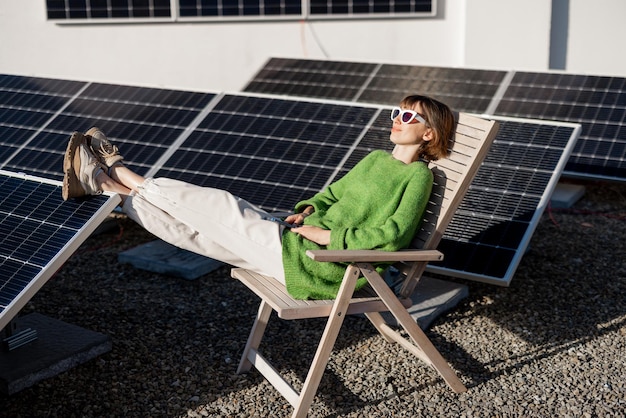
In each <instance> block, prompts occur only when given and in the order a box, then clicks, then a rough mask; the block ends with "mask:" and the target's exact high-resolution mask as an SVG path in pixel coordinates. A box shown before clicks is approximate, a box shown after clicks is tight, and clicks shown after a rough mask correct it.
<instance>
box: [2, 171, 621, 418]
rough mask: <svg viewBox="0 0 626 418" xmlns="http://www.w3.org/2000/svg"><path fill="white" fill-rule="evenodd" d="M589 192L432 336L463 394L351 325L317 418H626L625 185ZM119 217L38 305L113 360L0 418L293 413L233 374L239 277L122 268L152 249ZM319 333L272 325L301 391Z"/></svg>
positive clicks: (273, 344) (256, 379)
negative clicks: (102, 343)
mask: <svg viewBox="0 0 626 418" xmlns="http://www.w3.org/2000/svg"><path fill="white" fill-rule="evenodd" d="M584 185H585V187H586V194H585V196H584V197H583V198H582V199H581V200H580V201H579V202H578V203H577V204H576V205H575V206H574V207H573V208H571V209H568V210H561V211H552V212H550V213H545V214H544V215H543V217H542V220H541V222H540V224H539V226H538V228H537V230H536V232H535V234H534V236H533V239H532V241H531V244H530V248H529V250H528V252H527V254H525V256H524V258H523V259H522V262H521V264H520V266H519V268H518V270H517V272H516V274H515V277H514V278H513V281H512V283H511V285H510V287H508V288H504V287H497V286H493V285H486V284H480V283H475V282H466V283H467V284H468V285H469V291H470V295H469V297H468V298H467V299H465V300H463V301H462V302H461V303H460V304H459V305H458V306H457V307H456V308H455V309H454V310H452V311H451V312H449V313H447V314H446V315H443V316H441V317H440V318H439V319H438V320H437V321H436V322H435V323H434V324H433V326H432V327H431V328H430V329H429V330H428V332H427V334H428V335H429V337H430V338H431V340H432V341H433V343H434V344H435V346H436V347H437V348H438V349H439V350H440V351H441V353H442V354H443V356H444V357H445V358H446V359H447V360H448V361H449V362H450V363H451V365H452V366H453V368H454V369H455V370H456V371H457V373H458V374H459V376H460V377H461V379H462V380H463V382H464V383H465V384H466V385H467V386H468V389H469V390H468V391H467V392H466V393H462V394H455V393H453V392H452V391H451V390H450V389H449V388H448V386H447V385H446V384H445V383H444V382H443V381H442V380H441V379H440V378H439V377H438V375H437V374H436V373H435V372H434V371H432V370H430V369H429V368H428V367H427V366H425V365H423V364H422V363H420V362H419V361H418V360H416V359H414V358H413V357H411V356H410V355H409V354H407V353H405V352H404V351H402V350H401V349H399V348H397V347H396V346H394V345H392V344H390V343H387V342H385V341H384V340H383V338H382V337H380V336H379V335H377V334H376V331H375V330H374V328H373V327H372V326H371V325H370V324H369V322H368V321H367V320H365V319H363V318H361V317H349V318H347V319H346V322H345V323H344V327H343V330H342V332H341V334H340V336H339V339H338V341H337V344H336V347H335V351H334V353H333V355H332V358H331V360H330V363H329V366H328V368H327V371H326V373H325V375H324V377H323V379H322V383H321V385H320V388H319V390H318V396H317V397H316V399H315V400H314V403H313V405H312V409H311V413H310V416H312V417H328V416H331V417H364V416H368V417H383V416H384V417H388V416H399V417H422V416H424V417H433V416H445V417H448V416H455V417H487V416H489V417H493V416H500V417H511V416H524V415H525V416H533V417H535V416H538V417H554V416H560V417H595V416H600V417H605V416H625V414H626V413H625V411H626V300H625V299H626V298H625V295H626V266H625V263H624V255H625V254H626V224H625V222H624V220H625V218H626V185H623V184H612V183H593V182H586V183H584ZM116 218H117V222H118V225H119V228H114V229H113V230H111V231H108V232H105V233H103V234H100V235H98V236H94V237H92V238H90V239H89V240H88V241H87V242H86V243H85V244H84V245H83V246H82V247H81V248H80V250H79V251H78V252H77V253H76V254H75V255H73V256H72V257H71V258H70V260H69V261H68V262H67V263H66V264H65V266H63V268H62V269H61V270H60V271H59V272H58V273H57V274H56V276H55V277H54V278H53V279H51V281H50V282H48V283H47V284H46V285H45V286H44V288H43V289H42V290H41V291H39V292H38V293H37V294H36V295H35V297H34V298H33V299H32V300H31V302H30V303H29V304H28V306H27V308H26V309H25V312H26V313H28V312H31V311H34V312H38V313H40V314H44V315H47V316H50V317H53V318H56V319H59V320H62V321H65V322H68V323H71V324H75V325H78V326H81V327H84V328H86V329H89V330H93V331H97V332H101V333H103V334H106V335H109V336H111V338H112V340H113V349H112V351H111V352H109V353H107V354H104V355H102V356H100V357H98V358H96V359H94V360H91V361H89V362H88V363H85V364H83V365H80V366H77V367H75V368H72V369H70V370H69V371H67V372H65V373H62V374H60V375H58V376H55V377H52V378H49V379H46V380H44V381H41V382H39V383H37V384H35V385H34V386H32V387H30V388H27V389H24V390H23V391H21V392H18V393H16V394H14V395H12V396H10V397H7V396H1V395H0V415H1V416H11V417H56V416H58V417H65V418H69V417H104V416H106V417H118V416H119V417H122V416H124V417H135V416H136V417H148V416H150V417H185V416H220V417H234V416H237V417H238V416H259V417H261V416H263V417H264V416H273V417H274V416H275V417H287V416H289V415H290V413H291V407H290V406H289V404H288V403H287V402H286V401H285V400H283V399H282V398H281V397H280V395H279V394H278V393H277V392H276V391H275V390H274V389H273V388H272V387H271V386H270V385H269V384H268V383H267V382H266V381H264V379H263V378H262V377H260V375H259V374H258V373H257V372H255V371H253V372H251V373H249V374H246V375H237V374H236V373H235V371H236V368H237V363H238V360H239V356H240V355H241V351H242V349H243V346H244V344H245V341H246V338H247V335H248V332H249V330H250V327H251V326H252V321H253V317H254V315H255V313H256V309H257V307H258V300H257V298H256V297H255V296H254V295H253V294H252V293H251V292H249V291H248V290H247V289H246V288H245V287H244V286H243V285H241V284H240V283H238V282H237V281H235V280H233V279H231V278H230V276H229V269H228V268H227V267H224V268H221V269H219V270H217V271H215V272H213V273H211V274H208V275H206V276H203V277H201V278H200V279H198V280H193V281H189V280H184V279H177V278H173V277H168V276H165V275H159V274H155V273H149V272H146V271H141V270H137V269H135V268H133V267H132V266H130V265H126V264H120V263H118V262H117V254H118V253H119V252H120V251H123V250H125V249H128V248H132V247H134V246H136V245H138V244H141V243H144V242H147V241H150V240H152V239H154V238H153V237H151V236H150V235H149V234H147V233H146V232H145V231H143V230H141V229H140V228H139V227H138V226H136V225H135V224H133V223H132V221H130V220H128V219H126V218H125V217H123V216H120V215H117V216H116ZM322 327H323V322H322V321H321V320H317V319H314V320H308V321H289V322H287V321H280V320H277V319H276V318H275V319H274V321H273V322H270V325H269V328H268V332H267V334H266V338H265V340H264V346H265V347H269V348H266V353H267V354H268V356H269V357H271V358H280V359H281V362H282V364H284V365H285V371H286V372H287V373H289V374H290V375H291V376H292V377H293V378H294V379H302V378H303V375H304V373H305V370H306V369H307V368H308V361H309V360H310V358H311V356H312V353H313V350H314V348H315V345H316V343H317V340H318V338H319V335H320V331H321V329H322ZM268 350H269V351H268Z"/></svg>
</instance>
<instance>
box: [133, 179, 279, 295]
mask: <svg viewBox="0 0 626 418" xmlns="http://www.w3.org/2000/svg"><path fill="white" fill-rule="evenodd" d="M138 189H139V190H138V192H137V193H133V194H131V195H130V196H129V197H128V198H127V199H126V202H125V203H124V206H123V208H122V210H123V211H124V212H125V213H126V214H127V215H128V217H129V218H131V219H132V220H134V221H135V222H137V223H138V224H139V225H141V226H143V227H144V228H145V229H146V230H148V231H149V232H151V233H152V234H154V235H156V236H157V237H158V238H160V239H162V240H163V241H166V242H168V243H170V244H172V245H175V246H177V247H180V248H183V249H185V250H189V251H193V252H194V253H197V254H201V255H204V256H207V257H210V258H213V259H216V260H220V261H222V262H224V263H227V264H231V265H233V266H237V267H243V268H246V269H250V270H253V271H256V272H258V273H261V274H265V275H268V276H272V277H274V278H276V279H277V280H278V281H280V282H282V283H284V282H285V278H284V277H285V275H284V271H283V261H282V242H281V235H282V233H283V229H284V228H283V227H282V226H280V225H278V224H277V223H274V222H271V221H266V220H263V219H261V216H262V215H266V214H267V213H266V212H265V211H263V210H262V209H260V208H257V207H255V206H254V205H252V204H251V203H249V202H247V201H245V200H243V199H241V198H239V197H237V196H234V195H232V194H231V193H229V192H227V191H224V190H219V189H213V188H209V187H200V186H196V185H193V184H190V183H185V182H182V181H178V180H172V179H168V178H157V179H152V178H150V179H146V181H145V182H144V183H143V184H142V185H141V186H139V188H138Z"/></svg>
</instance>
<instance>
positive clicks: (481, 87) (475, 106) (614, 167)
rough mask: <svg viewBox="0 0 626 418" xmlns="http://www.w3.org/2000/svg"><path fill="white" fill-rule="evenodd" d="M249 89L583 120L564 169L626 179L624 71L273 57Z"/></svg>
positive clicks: (588, 175)
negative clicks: (419, 101) (413, 96)
mask: <svg viewBox="0 0 626 418" xmlns="http://www.w3.org/2000/svg"><path fill="white" fill-rule="evenodd" d="M344 68H345V69H346V70H344ZM245 91H248V92H257V93H269V94H285V95H294V96H299V97H317V98H328V99H340V100H351V101H356V102H363V103H378V104H389V105H396V104H397V103H398V102H399V101H400V100H401V99H402V98H403V96H404V95H405V94H407V93H408V92H416V93H422V94H426V95H429V96H432V97H435V98H437V99H440V100H441V101H443V102H444V103H447V104H448V105H450V106H451V107H452V108H453V109H455V110H457V111H462V112H470V113H487V114H495V115H501V116H511V117H522V118H532V119H544V120H558V121H564V122H571V123H580V124H581V125H582V132H581V135H580V139H579V140H578V143H577V144H576V146H575V148H574V150H573V151H572V153H571V156H570V160H569V161H568V163H567V165H566V168H565V170H564V172H563V174H564V175H565V176H569V177H581V178H596V179H606V180H615V181H626V78H624V77H606V76H593V75H579V74H562V73H554V72H547V73H539V72H515V71H508V72H504V71H493V70H480V69H465V68H448V67H425V66H412V65H392V64H381V65H376V64H367V63H358V62H338V61H323V60H300V59H288V58H271V59H270V60H268V62H267V63H266V64H265V66H264V67H263V68H262V69H261V70H260V71H259V72H258V73H257V74H256V75H255V76H254V77H253V79H252V80H251V81H250V82H249V83H248V84H247V85H246V87H245Z"/></svg>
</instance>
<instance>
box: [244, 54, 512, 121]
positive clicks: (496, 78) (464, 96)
mask: <svg viewBox="0 0 626 418" xmlns="http://www.w3.org/2000/svg"><path fill="white" fill-rule="evenodd" d="M506 74H507V73H506V72H505V71H488V70H475V69H467V68H445V67H427V66H413V65H397V64H395V65H394V64H368V63H357V62H339V61H320V60H298V59H288V58H271V59H270V60H269V61H268V62H267V63H266V64H265V66H264V67H263V68H262V69H261V70H260V71H259V72H258V73H257V74H256V75H255V76H254V77H253V79H252V80H251V81H250V82H249V83H248V84H247V85H246V87H245V88H244V91H247V92H257V93H269V94H285V95H293V96H300V97H317V98H326V99H337V100H351V101H356V102H362V103H375V104H387V105H394V106H395V105H397V104H398V103H399V102H400V100H402V99H403V98H404V96H406V95H407V92H415V93H420V94H425V95H428V96H432V97H434V98H436V99H439V100H441V101H443V102H444V103H446V104H448V105H449V106H450V107H452V108H453V109H455V110H457V111H460V112H473V113H483V112H485V111H486V110H487V108H488V107H489V105H490V103H491V101H492V100H493V96H494V95H495V94H496V92H497V91H498V88H499V87H500V85H501V83H502V81H503V79H504V78H505V76H506Z"/></svg>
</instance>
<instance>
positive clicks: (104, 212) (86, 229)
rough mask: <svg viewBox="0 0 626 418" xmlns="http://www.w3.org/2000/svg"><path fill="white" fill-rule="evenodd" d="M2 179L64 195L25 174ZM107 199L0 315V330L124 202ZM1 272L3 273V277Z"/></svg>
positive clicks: (4, 173) (3, 173)
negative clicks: (37, 184) (51, 190)
mask: <svg viewBox="0 0 626 418" xmlns="http://www.w3.org/2000/svg"><path fill="white" fill-rule="evenodd" d="M0 176H5V177H15V178H19V179H23V180H26V181H32V182H37V183H44V184H50V185H53V186H58V192H59V196H60V195H61V185H62V183H61V182H59V181H54V180H49V179H45V178H40V177H35V176H32V175H28V174H23V173H14V172H10V171H6V170H0ZM103 195H105V196H108V199H107V200H106V202H105V204H104V205H102V206H101V207H100V208H99V209H98V210H97V211H96V212H95V213H94V214H93V215H92V217H91V218H90V219H89V221H88V222H86V223H85V224H84V225H83V226H82V227H81V228H80V229H79V230H78V231H77V232H76V234H75V235H74V236H73V237H72V238H71V239H69V240H68V241H67V242H66V243H65V245H64V246H63V248H62V249H61V251H59V252H58V253H57V254H56V255H55V256H54V257H53V258H52V259H51V260H50V261H49V262H48V263H47V264H46V265H45V266H43V268H42V269H41V270H39V272H38V273H37V274H36V275H35V276H34V277H33V278H32V279H31V280H30V282H29V283H28V284H27V285H26V286H25V287H24V288H23V289H22V290H21V292H19V294H18V295H17V296H16V297H14V298H13V300H12V301H11V302H10V303H9V304H8V305H7V306H6V307H5V308H4V309H3V310H1V311H0V330H3V329H4V328H5V327H6V326H7V325H8V324H9V323H10V322H11V320H13V319H14V318H15V317H16V316H17V314H18V313H19V312H20V311H21V310H22V309H23V308H24V306H25V305H26V304H27V303H28V301H29V300H30V299H31V298H32V297H33V296H34V295H35V294H36V293H37V292H38V291H39V290H40V289H41V288H42V287H43V286H44V284H45V283H46V282H47V281H48V280H49V279H50V278H51V277H52V276H53V275H54V274H55V273H56V272H57V271H58V270H59V269H60V268H61V267H62V266H63V264H64V263H65V262H66V261H67V260H68V259H69V258H70V256H71V255H72V254H73V253H74V252H75V251H76V250H77V249H78V247H79V246H80V245H81V244H82V243H83V242H84V241H85V240H86V239H87V238H88V237H89V236H90V235H91V234H92V233H93V232H94V231H95V229H96V228H97V227H98V225H100V223H101V222H102V221H104V219H105V218H106V217H107V216H108V215H109V214H110V213H111V212H112V211H113V210H114V209H115V208H116V207H117V205H118V204H119V203H120V202H121V198H120V196H119V195H118V194H113V193H103ZM1 273H2V272H0V274H1Z"/></svg>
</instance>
